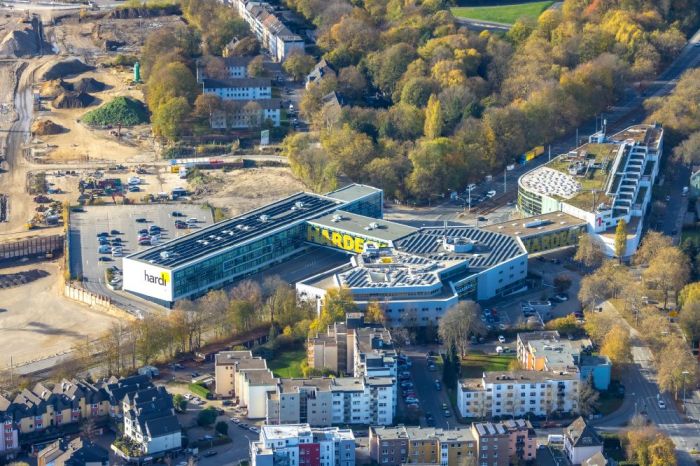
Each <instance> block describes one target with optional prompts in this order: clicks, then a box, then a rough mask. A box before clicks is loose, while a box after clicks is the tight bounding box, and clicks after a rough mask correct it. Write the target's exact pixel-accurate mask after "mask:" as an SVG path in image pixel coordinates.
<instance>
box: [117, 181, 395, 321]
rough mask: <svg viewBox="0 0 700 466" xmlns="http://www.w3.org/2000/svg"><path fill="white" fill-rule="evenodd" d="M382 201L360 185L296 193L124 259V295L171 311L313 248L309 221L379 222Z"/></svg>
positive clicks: (373, 190) (375, 191)
mask: <svg viewBox="0 0 700 466" xmlns="http://www.w3.org/2000/svg"><path fill="white" fill-rule="evenodd" d="M383 202H384V197H383V193H382V191H381V190H379V189H376V188H372V187H369V186H363V185H350V186H346V187H345V188H342V189H339V190H337V191H334V192H331V193H328V194H326V195H324V196H322V195H318V194H307V193H298V194H295V195H293V196H290V197H288V198H285V199H282V200H281V201H278V202H275V203H272V204H270V205H267V206H264V207H262V208H260V209H256V210H253V211H251V212H248V213H246V214H243V215H239V216H237V217H233V218H230V219H228V220H224V221H222V222H219V223H216V224H214V225H211V226H209V227H207V228H202V229H200V230H198V231H196V232H195V233H190V234H188V235H184V236H181V237H179V238H176V239H173V240H171V241H167V242H164V243H162V244H160V245H158V246H154V247H151V248H149V249H146V250H144V251H140V252H137V253H135V254H132V255H130V256H128V257H125V258H124V261H123V263H124V272H123V275H124V290H126V291H128V292H130V293H134V294H136V295H138V296H141V297H143V298H145V299H148V300H150V301H153V302H155V303H158V304H161V305H163V306H165V307H172V306H173V304H174V303H175V301H177V300H180V299H185V298H194V297H197V296H200V295H202V294H204V293H206V292H207V291H209V290H211V289H215V288H217V287H221V286H224V285H226V284H230V283H233V282H234V281H235V280H237V279H240V278H242V277H244V276H248V275H250V274H252V273H256V272H259V271H261V270H264V269H267V268H270V267H272V266H274V265H276V264H280V263H283V262H285V261H286V260H289V259H290V258H292V257H294V256H297V255H299V254H302V253H303V252H307V251H309V250H310V249H311V248H314V247H318V243H314V242H312V241H309V240H308V228H309V227H308V225H307V221H308V220H310V219H313V218H315V217H318V216H322V215H324V214H327V213H330V212H335V211H337V210H339V209H343V210H349V211H352V212H358V213H360V214H363V215H370V216H377V217H381V216H382V208H383ZM351 251H352V252H353V253H354V252H355V249H354V248H353V249H352V250H351ZM348 252H350V251H348Z"/></svg>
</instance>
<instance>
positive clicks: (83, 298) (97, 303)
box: [63, 284, 112, 310]
mask: <svg viewBox="0 0 700 466" xmlns="http://www.w3.org/2000/svg"><path fill="white" fill-rule="evenodd" d="M63 294H64V296H65V297H66V298H69V299H72V300H74V301H78V302H81V303H83V304H87V305H88V306H90V307H99V308H103V309H105V310H110V309H111V307H112V300H111V299H110V298H109V297H108V296H102V295H99V294H95V293H92V292H90V291H87V290H84V289H82V288H77V287H74V286H73V285H71V284H66V285H65V286H64V288H63Z"/></svg>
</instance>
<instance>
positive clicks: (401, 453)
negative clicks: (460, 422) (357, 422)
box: [369, 425, 477, 466]
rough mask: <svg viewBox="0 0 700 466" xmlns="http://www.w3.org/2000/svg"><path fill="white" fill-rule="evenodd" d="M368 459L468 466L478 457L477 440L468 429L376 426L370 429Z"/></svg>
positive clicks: (397, 463)
mask: <svg viewBox="0 0 700 466" xmlns="http://www.w3.org/2000/svg"><path fill="white" fill-rule="evenodd" d="M369 453H370V458H371V459H372V461H373V462H374V463H376V464H381V465H387V466H400V465H403V464H408V463H411V464H432V465H441V466H448V465H449V466H452V465H454V466H469V465H472V464H474V460H475V458H476V456H477V439H476V438H475V437H474V434H473V433H472V430H471V429H469V428H457V429H452V430H445V429H436V428H432V427H406V426H402V425H400V426H396V427H377V426H372V427H370V429H369Z"/></svg>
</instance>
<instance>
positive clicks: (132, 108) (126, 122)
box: [83, 97, 148, 126]
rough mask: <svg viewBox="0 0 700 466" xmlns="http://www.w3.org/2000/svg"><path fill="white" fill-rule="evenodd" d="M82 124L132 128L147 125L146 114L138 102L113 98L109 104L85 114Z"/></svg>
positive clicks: (124, 98) (144, 108)
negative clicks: (142, 124)
mask: <svg viewBox="0 0 700 466" xmlns="http://www.w3.org/2000/svg"><path fill="white" fill-rule="evenodd" d="M83 122H84V123H85V124H88V125H90V126H106V125H113V126H116V125H122V126H133V125H139V124H141V123H148V112H147V111H146V107H145V106H144V105H143V102H141V101H139V100H136V99H132V98H130V97H115V98H114V99H112V101H110V102H109V103H106V104H104V105H102V106H101V107H99V108H96V109H95V110H92V111H90V112H88V113H86V114H85V115H84V116H83Z"/></svg>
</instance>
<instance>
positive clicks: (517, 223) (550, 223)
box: [482, 212, 587, 238]
mask: <svg viewBox="0 0 700 466" xmlns="http://www.w3.org/2000/svg"><path fill="white" fill-rule="evenodd" d="M582 225H587V223H586V222H585V221H584V220H581V219H580V218H577V217H574V216H573V215H569V214H565V213H564V212H550V213H548V214H543V215H536V216H534V217H527V218H523V219H518V220H508V221H507V222H502V223H494V224H492V225H487V226H485V227H482V228H483V229H484V230H489V231H495V232H498V233H503V234H504V235H510V236H517V237H520V238H528V237H530V236H534V235H540V234H543V233H549V232H551V231H557V230H562V229H565V228H571V227H577V226H582Z"/></svg>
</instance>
